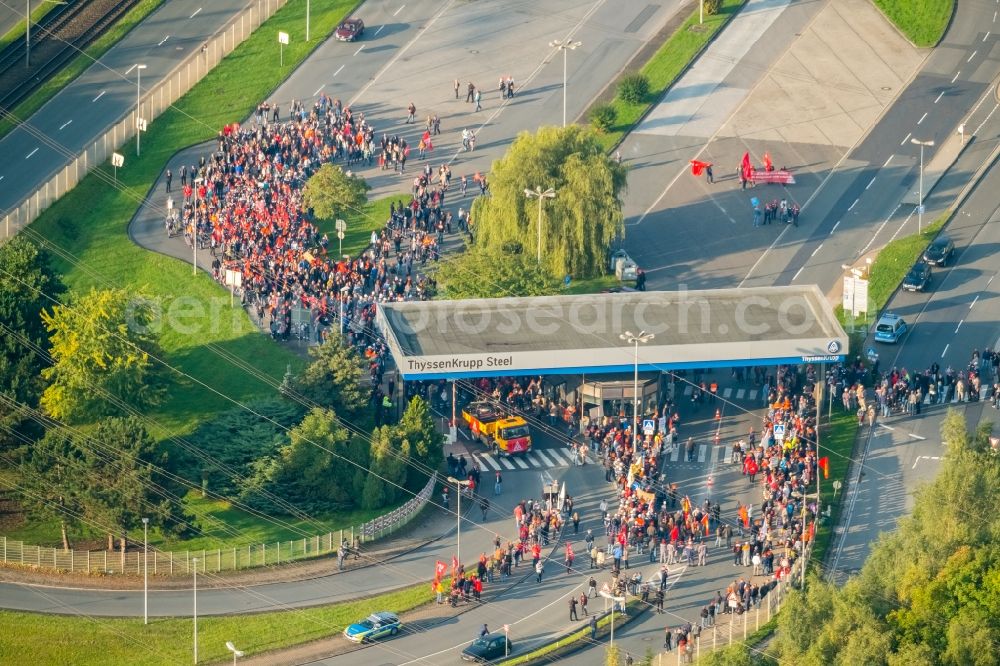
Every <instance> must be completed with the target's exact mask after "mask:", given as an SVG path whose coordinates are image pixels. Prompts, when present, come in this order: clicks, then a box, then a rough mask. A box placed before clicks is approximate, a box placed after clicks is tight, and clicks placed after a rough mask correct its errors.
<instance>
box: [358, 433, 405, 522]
mask: <svg viewBox="0 0 1000 666" xmlns="http://www.w3.org/2000/svg"><path fill="white" fill-rule="evenodd" d="M409 462H410V443H409V442H408V441H406V440H405V439H400V438H399V432H398V431H397V430H395V429H394V428H392V427H391V426H382V427H381V428H377V429H376V430H375V432H374V433H372V445H371V467H370V473H369V474H368V478H367V479H366V480H365V489H364V491H363V493H362V495H361V506H362V507H363V508H365V509H380V508H382V507H384V506H388V505H390V504H393V503H395V502H396V501H397V500H399V498H400V497H402V496H403V495H404V490H403V488H404V486H405V484H406V473H407V467H408V466H409Z"/></svg>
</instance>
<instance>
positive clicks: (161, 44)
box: [157, 35, 170, 46]
mask: <svg viewBox="0 0 1000 666" xmlns="http://www.w3.org/2000/svg"><path fill="white" fill-rule="evenodd" d="M168 39H170V35H167V36H166V37H164V38H163V39H161V40H160V43H159V44H157V46H163V42H165V41H167V40H168Z"/></svg>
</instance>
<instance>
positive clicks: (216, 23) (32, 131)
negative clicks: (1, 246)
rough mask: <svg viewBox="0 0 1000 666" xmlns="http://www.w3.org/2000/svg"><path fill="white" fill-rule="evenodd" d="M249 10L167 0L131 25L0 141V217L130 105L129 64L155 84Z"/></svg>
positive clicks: (229, 1)
mask: <svg viewBox="0 0 1000 666" xmlns="http://www.w3.org/2000/svg"><path fill="white" fill-rule="evenodd" d="M4 1H5V2H9V1H10V0H4ZM247 4H248V3H247V0H213V1H212V2H211V3H208V2H206V1H205V0H169V2H166V3H164V4H163V6H162V7H161V8H160V9H158V10H157V11H156V12H154V13H153V14H151V15H150V16H149V17H148V18H146V20H145V21H143V22H142V23H141V24H140V25H138V26H136V27H135V28H134V29H133V30H132V31H131V32H129V33H128V35H126V36H125V38H124V39H122V40H121V41H120V42H119V43H118V44H116V45H115V46H114V47H112V48H111V49H110V50H109V51H108V52H107V53H105V54H104V56H103V57H102V58H101V59H100V60H99V61H98V62H96V63H95V64H94V65H92V66H91V67H90V68H89V69H88V70H87V71H86V72H84V73H83V74H81V75H80V76H79V77H78V78H77V79H76V80H75V81H73V82H72V83H71V84H69V85H68V86H66V87H65V88H64V89H63V90H61V91H60V92H59V93H58V94H57V95H56V96H55V97H53V98H52V99H51V100H50V101H49V102H48V103H47V104H46V105H45V106H43V107H42V108H41V109H39V110H38V111H37V112H36V113H35V114H34V115H33V116H31V118H30V119H28V120H27V121H26V122H24V123H22V124H21V125H20V126H19V127H18V128H17V129H15V130H14V131H12V132H11V133H10V134H8V135H7V136H6V137H4V138H3V140H0V155H4V159H3V161H2V163H0V211H6V210H9V209H11V208H13V207H15V206H17V205H18V204H19V203H20V202H21V201H23V200H24V198H25V197H27V196H29V195H31V193H32V192H34V191H35V190H36V189H37V188H38V187H39V186H40V185H41V184H43V183H45V181H46V180H48V178H49V177H50V176H51V175H52V174H53V173H55V172H56V171H58V170H59V169H61V168H63V167H64V166H65V165H66V164H68V163H69V162H70V161H72V159H73V158H74V157H75V156H76V155H77V154H78V153H80V152H81V151H82V150H83V148H84V147H85V146H87V145H89V144H90V143H92V142H93V141H94V140H95V139H96V138H97V137H98V136H100V135H101V133H102V132H103V131H104V130H105V129H106V128H107V127H109V126H111V125H112V124H113V123H115V122H117V121H118V120H119V119H120V118H121V117H122V116H123V115H124V114H125V113H126V112H127V111H128V110H129V109H131V108H133V107H134V106H135V96H136V76H135V72H133V71H132V69H131V68H132V66H133V65H135V64H137V63H142V64H144V65H146V67H147V69H146V70H144V71H143V73H142V86H143V88H144V89H148V88H150V87H152V86H154V85H156V84H157V83H159V81H160V80H161V79H163V78H165V77H166V75H167V74H169V73H170V71H171V70H172V69H173V68H174V67H175V66H176V65H177V64H178V63H179V62H181V61H182V60H183V59H184V58H186V57H187V56H188V55H190V54H191V52H192V51H194V50H196V49H198V48H200V47H201V45H202V44H203V43H205V40H206V39H207V38H208V37H209V36H211V35H212V34H214V33H215V32H216V31H217V30H218V29H219V28H221V27H222V26H224V25H225V24H226V22H228V21H229V20H231V19H232V18H233V17H235V16H238V15H239V12H240V11H241V10H242V9H243V8H244V7H246V5H247ZM22 11H23V8H22Z"/></svg>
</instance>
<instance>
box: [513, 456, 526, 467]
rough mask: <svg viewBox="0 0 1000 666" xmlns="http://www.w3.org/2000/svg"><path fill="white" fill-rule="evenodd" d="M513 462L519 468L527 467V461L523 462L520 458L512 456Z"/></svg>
mask: <svg viewBox="0 0 1000 666" xmlns="http://www.w3.org/2000/svg"><path fill="white" fill-rule="evenodd" d="M514 464H515V465H517V466H518V467H520V468H521V469H528V463H526V462H524V460H523V459H522V458H514Z"/></svg>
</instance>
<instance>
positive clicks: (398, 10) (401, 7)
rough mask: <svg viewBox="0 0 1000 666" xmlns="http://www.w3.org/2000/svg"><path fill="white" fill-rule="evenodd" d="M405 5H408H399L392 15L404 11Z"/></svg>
mask: <svg viewBox="0 0 1000 666" xmlns="http://www.w3.org/2000/svg"><path fill="white" fill-rule="evenodd" d="M405 6H406V5H400V6H399V9H397V10H396V11H394V12H393V13H392V15H393V16H395V15H396V14H398V13H399V12H401V11H403V7H405Z"/></svg>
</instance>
